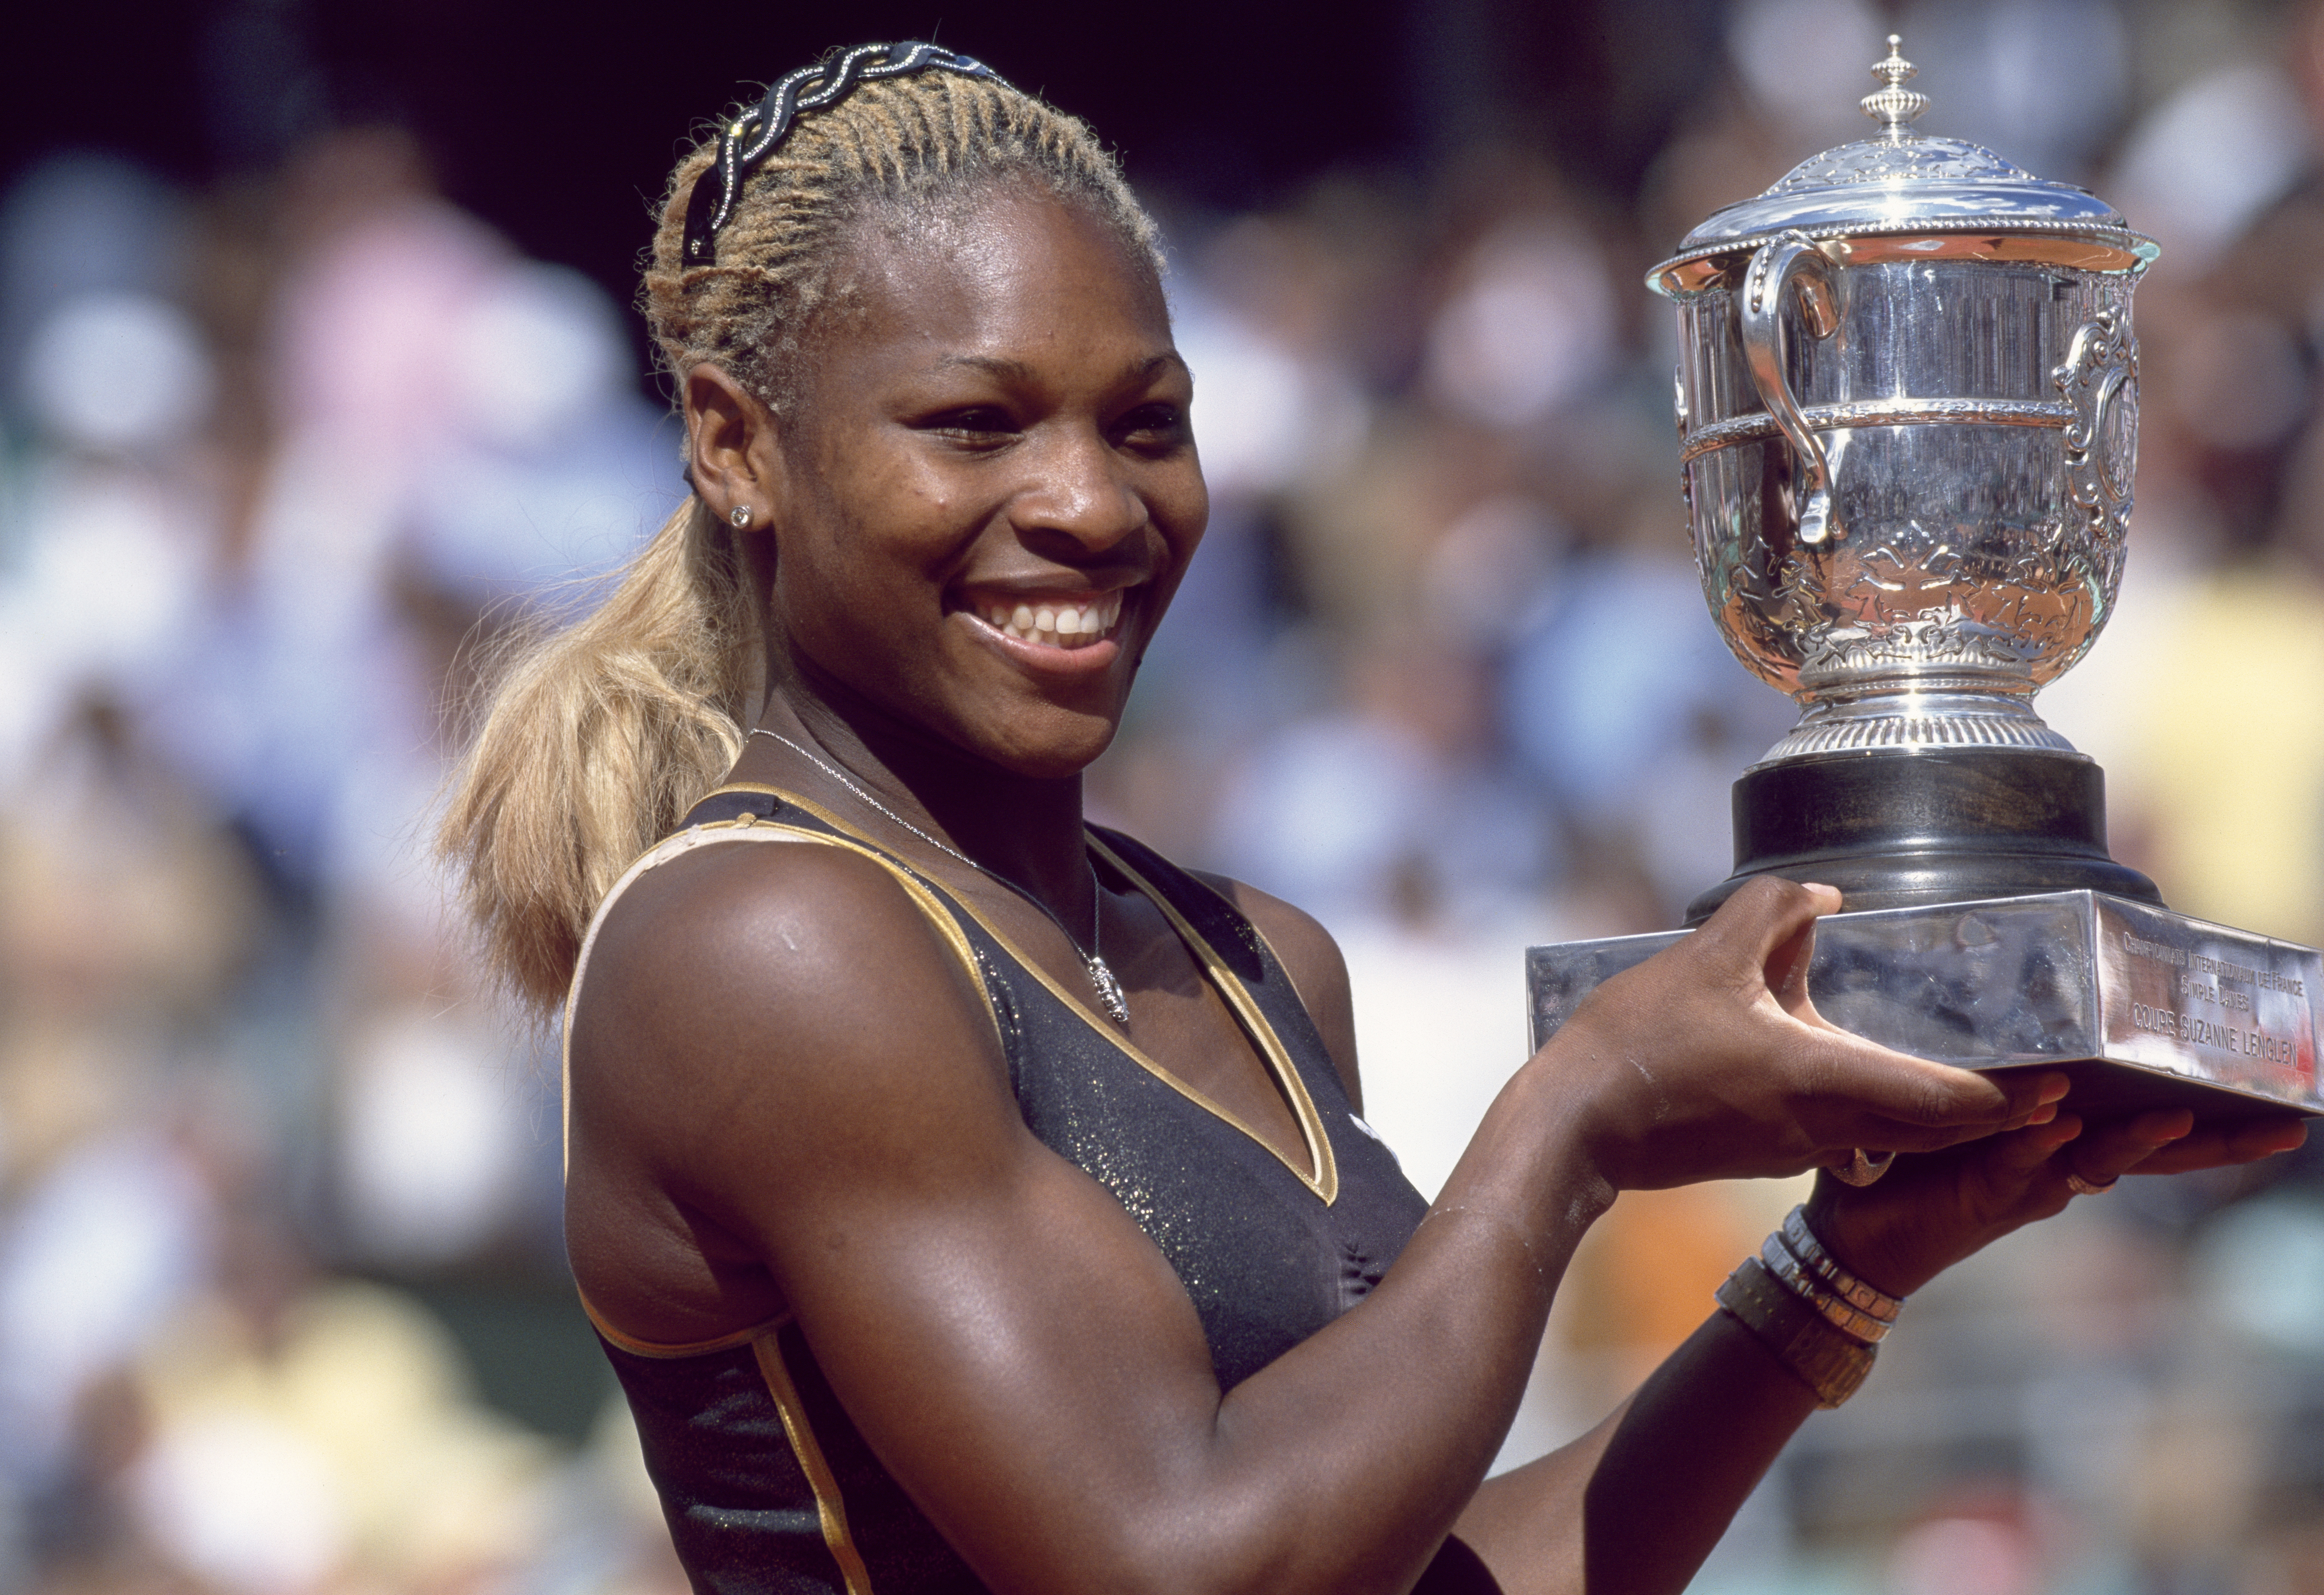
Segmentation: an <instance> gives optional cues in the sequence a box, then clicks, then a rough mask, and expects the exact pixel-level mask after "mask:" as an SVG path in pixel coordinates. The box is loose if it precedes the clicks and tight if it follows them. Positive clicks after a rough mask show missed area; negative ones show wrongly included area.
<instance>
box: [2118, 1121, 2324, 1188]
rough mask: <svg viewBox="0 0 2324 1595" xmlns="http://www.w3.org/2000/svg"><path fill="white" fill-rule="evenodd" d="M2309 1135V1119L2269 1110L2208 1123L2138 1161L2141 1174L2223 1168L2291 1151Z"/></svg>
mask: <svg viewBox="0 0 2324 1595" xmlns="http://www.w3.org/2000/svg"><path fill="white" fill-rule="evenodd" d="M2307 1139H2308V1121H2307V1120H2304V1119H2296V1118H2293V1117H2292V1116H2291V1115H2289V1114H2270V1115H2268V1116H2267V1117H2266V1118H2264V1119H2246V1120H2242V1121H2240V1122H2236V1123H2228V1124H2207V1125H2204V1126H2203V1127H2202V1128H2200V1129H2197V1130H2194V1131H2193V1132H2191V1133H2190V1134H2188V1135H2186V1136H2184V1137H2182V1138H2181V1139H2179V1140H2176V1141H2173V1142H2172V1143H2171V1144H2170V1145H2169V1146H2167V1147H2164V1148H2162V1149H2161V1150H2160V1151H2157V1152H2155V1153H2153V1155H2151V1156H2149V1157H2146V1158H2145V1159H2144V1160H2143V1161H2141V1162H2140V1163H2139V1165H2138V1166H2137V1167H2136V1169H2135V1171H2134V1172H2135V1173H2138V1174H2184V1173H2186V1172H2187V1171H2188V1170H2190V1169H2196V1168H2224V1167H2227V1166H2232V1165H2235V1164H2238V1163H2254V1162H2256V1161H2258V1160H2259V1159H2260V1158H2262V1157H2274V1156H2275V1155H2276V1154H2278V1153H2280V1152H2289V1151H2291V1150H2292V1149H2293V1148H2297V1147H2299V1146H2300V1145H2301V1144H2302V1143H2303V1142H2305V1141H2306V1140H2307Z"/></svg>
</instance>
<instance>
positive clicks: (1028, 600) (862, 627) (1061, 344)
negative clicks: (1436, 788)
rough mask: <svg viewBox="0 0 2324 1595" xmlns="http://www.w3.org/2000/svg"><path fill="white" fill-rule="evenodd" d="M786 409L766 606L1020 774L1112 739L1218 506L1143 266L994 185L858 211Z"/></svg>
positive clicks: (945, 732) (908, 717)
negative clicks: (986, 193) (952, 197)
mask: <svg viewBox="0 0 2324 1595" xmlns="http://www.w3.org/2000/svg"><path fill="white" fill-rule="evenodd" d="M838 280H839V281H840V282H841V283H842V284H843V289H842V291H841V293H840V295H839V297H838V298H837V299H836V300H835V301H834V303H833V306H832V309H830V310H829V311H827V312H826V320H825V328H824V329H823V330H822V332H821V334H820V336H818V337H816V338H815V339H814V340H812V342H811V344H810V347H809V362H808V369H807V371H806V372H805V373H803V375H804V377H805V380H804V381H803V382H802V383H798V384H797V386H796V389H795V391H796V392H798V402H797V403H796V404H795V405H793V406H792V407H790V410H789V413H788V414H787V415H785V416H784V417H783V418H782V419H780V420H779V422H778V423H777V425H776V436H777V438H778V439H779V447H778V452H779V456H780V465H779V476H780V487H779V502H778V503H777V504H775V505H774V506H773V516H772V520H773V529H774V535H775V539H776V565H775V572H774V579H773V584H772V595H771V602H772V605H773V611H774V613H773V615H772V620H773V622H774V626H775V629H776V632H777V634H778V635H779V636H781V637H783V638H785V639H787V641H788V647H789V649H790V650H791V652H792V654H793V655H794V657H795V658H798V659H801V660H802V662H805V663H811V665H812V666H814V667H816V668H819V669H820V670H821V671H822V672H824V673H826V674H827V675H829V676H831V677H834V678H837V679H838V680H839V681H841V682H844V683H845V684H846V685H847V686H848V687H851V688H853V690H854V691H856V692H858V693H860V694H862V696H864V697H866V698H868V699H869V700H870V701H871V704H872V705H875V706H876V707H878V708H880V709H882V710H884V711H886V712H888V713H890V714H891V715H896V716H897V717H899V719H901V720H903V721H905V722H907V723H909V724H914V725H917V726H918V727H920V728H922V729H924V730H926V731H928V732H931V733H935V734H936V735H938V736H940V737H942V738H944V739H945V740H947V741H949V742H953V743H954V744H955V745H957V746H959V747H961V748H963V749H965V750H967V751H971V752H973V753H976V754H978V755H980V756H982V757H983V758H985V759H987V760H990V761H992V762H994V763H997V764H999V765H1001V766H1002V767H1003V768H1005V769H1009V770H1014V771H1016V772H1017V773H1019V774H1023V775H1028V776H1045V777H1047V776H1060V775H1065V774H1070V773H1072V772H1073V771H1074V770H1080V769H1081V768H1082V767H1083V766H1084V765H1085V764H1087V763H1088V762H1089V761H1091V760H1093V759H1094V758H1095V757H1097V755H1098V754H1099V753H1101V752H1102V751H1104V749H1105V746H1106V744H1107V742H1109V741H1111V738H1112V735H1113V732H1114V728H1115V726H1116V725H1117V724H1119V722H1120V715H1121V710H1122V705H1123V703H1124V701H1125V700H1126V698H1127V697H1128V696H1129V693H1130V682H1131V679H1132V678H1133V677H1134V675H1135V674H1136V672H1137V668H1138V662H1139V658H1140V657H1141V656H1142V655H1143V653H1144V652H1145V649H1146V644H1147V641H1148V639H1149V638H1150V637H1151V636H1152V635H1153V632H1154V628H1155V626H1156V624H1157V623H1158V622H1160V620H1161V618H1162V612H1163V610H1164V609H1165V608H1166V607H1167V605H1168V604H1169V600H1170V595H1171V594H1172V593H1173V592H1174V591H1175V590H1176V586H1177V585H1178V580H1179V577H1180V576H1181V575H1182V574H1183V573H1184V572H1185V567H1186V561H1187V559H1188V558H1190V557H1191V556H1192V555H1193V553H1194V546H1195V544H1196V543H1197V541H1199V540H1200V539H1201V537H1202V531H1203V521H1204V518H1205V516H1206V515H1207V513H1208V510H1209V501H1208V498H1207V496H1206V494H1205V493H1204V491H1203V477H1202V471H1201V468H1200V467H1199V466H1198V465H1197V464H1196V462H1195V458H1194V434H1193V431H1192V429H1191V428H1190V426H1189V423H1188V419H1187V411H1188V406H1189V403H1190V402H1191V401H1192V398H1193V383H1192V381H1191V379H1190V377H1189V376H1188V373H1187V371H1186V366H1185V362H1184V361H1183V360H1181V359H1180V358H1179V357H1178V354H1177V351H1176V349H1175V348H1174V347H1173V346H1172V345H1171V341H1170V326H1169V318H1168V313H1167V309H1166V308H1165V305H1164V301H1163V298H1162V292H1161V289H1160V286H1159V285H1158V284H1157V282H1156V281H1155V279H1154V275H1153V272H1152V271H1151V270H1150V269H1149V268H1148V266H1147V264H1146V263H1144V262H1143V261H1142V260H1141V259H1140V258H1139V257H1138V256H1137V255H1135V254H1132V253H1131V252H1130V249H1129V248H1127V247H1126V246H1125V245H1124V244H1123V243H1122V242H1121V241H1120V239H1119V238H1118V237H1117V236H1116V235H1114V233H1113V232H1112V231H1111V229H1110V228H1108V227H1107V226H1105V225H1104V224H1102V222H1100V221H1098V220H1097V219H1096V218H1094V217H1092V216H1091V215H1090V214H1089V213H1088V212H1087V211H1086V210H1084V209H1083V208H1082V207H1078V206H1075V205H1073V204H1071V203H1067V202H1061V201H1059V200H1057V199H1056V198H1050V197H1048V196H1047V195H1039V194H1036V195H1031V196H1025V197H1019V196H1016V195H1012V194H1010V193H1008V192H1006V191H1004V190H1001V189H994V190H993V192H992V195H991V198H989V199H987V200H985V201H984V202H982V203H981V204H977V205H974V206H973V207H963V208H962V209H961V210H960V211H958V212H957V213H955V214H952V215H948V216H939V217H932V218H927V219H926V220H918V221H915V222H913V223H912V224H910V226H909V227H908V230H906V231H903V232H901V233H899V232H898V231H895V230H893V229H890V228H884V227H880V226H865V227H864V228H862V230H861V231H860V232H859V234H858V235H857V241H856V243H855V244H854V246H853V250H852V252H851V258H850V259H849V260H848V261H846V262H845V263H844V265H843V270H842V272H840V273H839V274H838Z"/></svg>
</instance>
